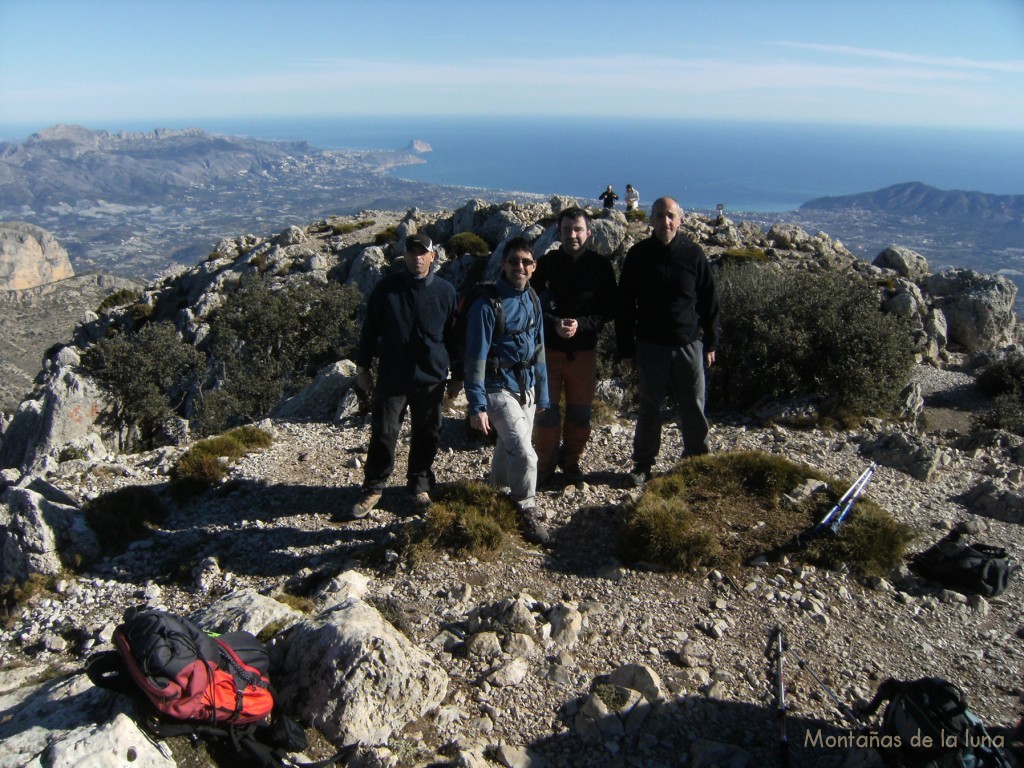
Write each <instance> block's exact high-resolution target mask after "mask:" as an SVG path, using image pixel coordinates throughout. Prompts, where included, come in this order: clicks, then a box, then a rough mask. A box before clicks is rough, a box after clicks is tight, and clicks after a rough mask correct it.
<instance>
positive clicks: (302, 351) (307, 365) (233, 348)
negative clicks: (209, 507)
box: [195, 275, 362, 434]
mask: <svg viewBox="0 0 1024 768" xmlns="http://www.w3.org/2000/svg"><path fill="white" fill-rule="evenodd" d="M361 300H362V295H361V294H360V293H359V289H357V288H356V287H355V286H352V285H339V284H338V283H328V284H326V285H322V284H319V283H304V282H293V283H291V284H289V285H287V286H285V287H282V288H277V289H275V288H274V286H273V284H272V282H271V279H270V278H267V277H264V276H258V275H250V276H247V277H246V278H244V279H243V280H242V282H241V283H240V284H239V287H238V289H237V290H236V291H235V292H234V293H233V294H231V295H230V296H229V297H228V299H227V301H226V302H225V303H224V305H223V306H222V307H220V308H219V309H218V310H217V311H216V312H214V313H213V314H212V315H211V316H210V320H209V322H210V336H209V338H210V344H209V365H210V368H211V370H213V371H214V372H215V376H216V381H215V382H214V383H213V385H212V386H210V387H207V388H206V389H204V391H203V392H202V393H201V394H200V396H199V397H197V399H196V412H195V421H196V428H197V429H198V431H199V432H200V433H201V434H213V433H217V432H220V431H222V430H224V429H227V428H229V427H232V426H235V425H237V424H242V423H247V422H252V421H255V420H257V419H259V418H262V417H264V416H266V414H267V413H269V412H270V409H271V408H273V406H274V405H275V404H276V403H277V402H278V400H280V399H281V398H282V397H284V396H287V395H290V394H293V393H294V392H297V391H298V390H299V389H301V388H302V387H304V386H305V385H306V384H308V383H309V382H310V380H311V379H312V377H313V375H314V374H315V373H316V372H317V371H318V370H320V369H321V368H322V367H323V366H324V365H326V364H328V363H330V362H332V361H334V360H339V359H342V358H345V357H350V356H351V355H352V353H353V352H354V349H355V344H356V342H357V341H358V336H359V325H358V323H357V322H356V311H357V309H358V307H359V303H360V301H361Z"/></svg>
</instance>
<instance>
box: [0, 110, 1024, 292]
mask: <svg viewBox="0 0 1024 768" xmlns="http://www.w3.org/2000/svg"><path fill="white" fill-rule="evenodd" d="M429 151H430V145H429V144H427V143H426V142H423V141H421V140H417V139H413V140H411V141H410V143H409V144H408V145H406V146H405V147H404V148H402V149H397V150H386V151H368V150H364V151H336V150H320V149H317V148H315V147H312V146H310V145H309V144H308V143H306V142H303V141H289V142H281V141H263V140H256V139H248V138H243V137H233V136H219V135H213V134H209V133H206V132H205V131H202V130H199V129H194V128H193V129H187V130H164V129H158V130H155V131H151V132H148V133H128V132H123V131H122V132H118V133H110V132H107V131H92V130H88V129H86V128H82V127H80V126H73V125H58V126H54V127H52V128H48V129H46V130H44V131H40V132H39V133H37V134H34V135H33V136H31V137H29V138H28V139H26V140H25V141H23V142H20V143H0V221H5V220H6V221H11V220H14V221H25V222H28V223H31V224H35V225H37V226H40V227H43V228H44V229H46V230H47V231H49V232H51V233H52V234H53V235H54V236H55V237H56V238H57V239H58V241H59V242H60V243H61V245H63V246H64V248H65V249H66V250H67V252H68V255H69V256H70V258H71V263H72V265H73V267H74V269H75V272H76V273H77V274H84V273H89V272H106V273H113V274H118V275H122V276H125V277H131V278H134V279H139V280H149V279H151V278H153V277H155V276H156V275H158V274H160V273H161V272H162V271H164V270H166V269H168V268H169V267H173V266H175V265H184V266H192V265H193V264H195V263H196V262H197V261H199V260H201V259H203V258H205V256H206V255H208V254H209V253H210V251H211V250H212V249H213V247H214V245H215V244H216V243H217V241H218V240H220V239H221V238H225V237H227V238H234V237H237V236H239V235H240V234H244V233H253V234H256V235H265V234H268V233H274V232H280V231H282V230H283V229H284V228H285V227H287V226H289V225H293V224H294V225H298V226H304V225H306V224H308V223H309V222H310V221H313V220H316V219H318V218H324V217H326V216H331V215H354V214H356V213H358V212H360V211H362V210H406V209H409V208H412V207H418V208H421V209H424V210H441V209H452V208H456V207H458V206H460V205H462V204H463V203H464V202H465V201H466V200H467V199H470V198H483V199H485V200H488V201H491V202H502V201H505V200H509V199H512V198H515V199H517V200H519V201H520V202H523V201H525V200H529V199H535V200H546V199H547V198H548V197H549V195H528V194H524V193H521V192H517V193H514V194H513V193H510V192H502V191H500V190H482V189H467V188H461V187H449V186H442V185H436V184H427V183H424V182H416V181H409V180H404V179H400V178H396V177H395V176H393V175H391V174H389V173H388V171H391V170H393V169H395V168H398V167H401V166H402V165H407V164H410V163H421V162H423V161H424V159H423V156H422V153H424V152H429ZM744 217H745V218H750V219H752V220H753V221H756V222H757V223H759V224H761V225H763V226H765V227H766V228H767V227H770V226H771V225H772V224H774V223H776V222H780V221H787V222H792V223H796V224H798V225H800V226H802V227H804V228H805V229H809V230H811V231H816V230H823V231H825V232H827V233H828V234H830V235H831V236H833V237H836V238H839V239H840V240H842V241H843V243H844V244H845V245H846V247H848V248H849V249H850V250H851V251H852V252H853V253H855V254H856V255H857V256H858V257H859V258H862V259H866V260H872V259H874V257H875V256H877V255H878V253H879V252H881V251H882V250H884V249H885V248H886V247H888V246H889V245H892V244H899V245H903V246H906V247H908V248H912V249H914V250H916V251H918V252H919V253H921V254H922V255H924V256H925V257H926V258H927V259H928V260H929V263H930V265H931V266H932V268H933V269H935V270H938V269H941V268H942V267H944V266H950V265H956V266H966V267H971V268H973V269H976V270H978V271H979V272H987V273H994V272H1002V273H1004V274H1006V275H1008V276H1009V277H1011V278H1012V279H1013V280H1015V281H1016V282H1017V284H1018V285H1019V286H1021V287H1022V288H1024V195H993V194H986V193H982V192H962V191H957V190H941V189H936V188H934V187H929V186H927V185H925V184H921V183H918V182H909V183H905V184H896V185H894V186H891V187H886V188H885V189H880V190H878V191H875V192H864V193H860V194H855V195H844V196H841V197H823V198H817V199H815V200H810V201H808V202H806V203H805V204H804V205H802V206H801V207H800V209H799V210H798V211H795V212H791V213H785V214H780V213H765V214H744ZM1022 294H1024V291H1022ZM1018 307H1021V308H1024V296H1022V297H1021V299H1020V301H1019V302H1018Z"/></svg>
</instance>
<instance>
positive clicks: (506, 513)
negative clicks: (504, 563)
mask: <svg viewBox="0 0 1024 768" xmlns="http://www.w3.org/2000/svg"><path fill="white" fill-rule="evenodd" d="M518 523H519V514H518V511H517V510H516V506H515V504H514V503H513V502H512V500H511V499H509V498H508V497H507V496H505V495H504V494H502V493H501V492H500V491H498V489H496V488H494V487H493V486H490V485H487V484H486V483H482V482H477V481H468V482H457V483H453V484H451V485H447V486H445V487H444V488H442V489H441V490H440V491H439V495H438V497H437V499H436V500H435V501H434V503H432V504H431V505H430V509H429V510H428V511H427V515H426V522H425V523H424V524H423V525H419V526H409V527H408V529H407V540H406V546H405V550H406V554H407V555H408V556H409V558H410V559H412V560H417V559H421V558H425V557H429V556H430V555H432V554H433V553H436V552H437V551H439V550H445V551H449V552H453V553H455V554H457V555H460V556H465V557H478V558H481V559H487V558H491V557H494V556H495V555H496V554H497V553H498V552H500V551H501V549H502V548H503V547H504V545H505V541H506V536H507V535H508V534H510V533H515V532H516V531H517V530H518Z"/></svg>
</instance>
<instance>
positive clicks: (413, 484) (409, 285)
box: [352, 234, 456, 518]
mask: <svg viewBox="0 0 1024 768" xmlns="http://www.w3.org/2000/svg"><path fill="white" fill-rule="evenodd" d="M434 258H435V253H434V245H433V243H432V242H431V240H430V238H429V237H427V236H426V235H425V234H416V235H412V236H411V237H409V238H408V240H407V241H406V246H405V255H404V256H403V261H404V262H405V267H404V269H401V270H400V271H399V272H398V273H397V274H392V275H388V276H386V277H384V278H381V280H380V281H379V282H378V283H377V285H376V287H375V288H374V289H373V292H372V293H371V294H370V298H369V300H368V301H367V302H366V320H365V321H364V322H363V329H362V334H361V335H360V338H359V349H358V351H357V352H356V366H357V368H356V373H357V379H356V385H357V386H358V387H359V388H360V389H362V390H364V391H367V392H368V391H370V389H371V386H372V384H373V382H372V380H371V376H370V370H369V369H370V366H371V365H372V364H373V360H374V358H377V359H378V360H379V365H378V376H377V385H376V387H374V388H373V406H372V410H371V416H370V446H369V450H368V452H367V455H366V466H365V467H364V475H363V492H362V495H361V496H360V498H359V500H358V501H357V502H356V503H355V505H354V506H353V507H352V517H356V518H359V517H366V516H367V515H368V514H369V513H370V510H372V509H373V508H374V507H375V506H376V505H377V503H378V502H379V501H380V498H381V494H382V492H383V490H384V486H385V485H386V484H387V481H388V478H389V477H390V476H391V472H392V470H394V467H395V446H396V445H397V443H398V432H399V429H400V428H401V425H402V418H403V417H404V415H405V411H406V409H407V408H408V410H409V413H410V419H411V432H412V440H411V443H410V446H409V466H408V471H407V472H406V479H407V484H406V487H407V488H408V491H409V495H410V496H411V497H412V500H413V505H414V507H415V509H416V510H417V511H424V510H425V509H426V508H427V507H429V506H430V495H429V491H430V489H431V487H432V486H433V484H434V472H433V469H432V467H433V464H434V457H435V456H436V455H437V446H438V442H439V435H440V431H441V405H442V402H443V400H444V395H445V382H446V380H447V378H448V367H449V357H448V347H447V345H448V344H450V343H451V342H452V339H451V338H450V335H451V332H452V329H453V327H454V325H455V302H456V299H455V288H454V287H453V286H452V284H451V283H449V282H448V281H447V280H443V279H442V278H440V277H438V276H437V275H435V274H433V272H432V271H431V269H432V267H433V264H434Z"/></svg>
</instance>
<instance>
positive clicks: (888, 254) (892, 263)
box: [871, 245, 928, 282]
mask: <svg viewBox="0 0 1024 768" xmlns="http://www.w3.org/2000/svg"><path fill="white" fill-rule="evenodd" d="M871 263H872V264H873V265H874V266H876V267H881V268H882V269H891V270H893V271H894V272H896V274H898V275H899V276H900V277H905V278H907V279H908V280H913V281H914V282H917V281H919V280H921V279H922V278H924V277H926V276H927V275H928V260H927V259H926V258H925V257H924V256H922V255H921V254H919V253H917V252H916V251H912V250H910V249H909V248H904V247H903V246H901V245H890V246H889V247H888V248H886V249H885V250H884V251H882V252H881V253H879V254H878V255H877V256H876V257H875V260H874V261H873V262H871Z"/></svg>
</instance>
